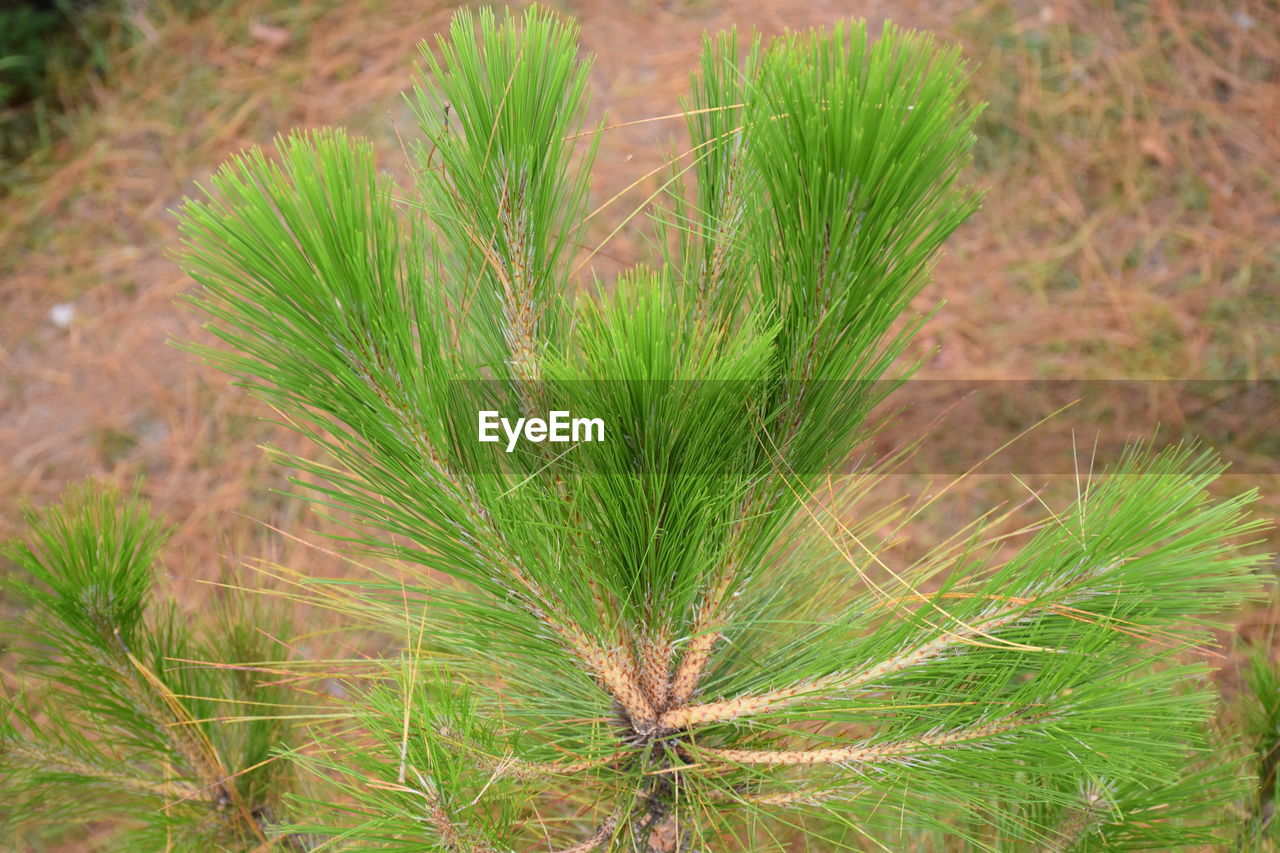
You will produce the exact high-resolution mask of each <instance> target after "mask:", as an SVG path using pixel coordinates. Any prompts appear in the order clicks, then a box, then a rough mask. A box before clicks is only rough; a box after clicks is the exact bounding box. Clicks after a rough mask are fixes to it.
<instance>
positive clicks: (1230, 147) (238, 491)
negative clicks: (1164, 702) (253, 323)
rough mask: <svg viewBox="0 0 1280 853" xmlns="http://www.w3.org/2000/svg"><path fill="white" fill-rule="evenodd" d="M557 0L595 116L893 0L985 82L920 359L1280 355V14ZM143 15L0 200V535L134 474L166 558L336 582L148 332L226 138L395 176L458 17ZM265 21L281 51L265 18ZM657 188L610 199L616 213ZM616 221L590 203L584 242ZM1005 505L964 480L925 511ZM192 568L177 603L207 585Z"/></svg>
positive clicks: (602, 176) (219, 414) (1161, 5)
mask: <svg viewBox="0 0 1280 853" xmlns="http://www.w3.org/2000/svg"><path fill="white" fill-rule="evenodd" d="M558 5H559V6H560V8H562V9H563V10H564V11H566V12H568V13H570V14H573V15H574V16H576V17H577V18H578V19H579V20H580V21H581V23H582V25H583V42H584V47H585V48H586V49H587V50H588V51H591V52H593V53H595V54H596V56H597V61H596V66H595V69H594V71H593V72H592V83H593V85H594V89H595V105H596V106H595V109H596V110H598V111H604V112H607V113H608V115H609V117H610V119H611V120H613V121H626V120H630V119H636V118H642V117H645V116H652V115H658V114H663V113H669V112H671V111H672V110H673V108H674V105H675V103H676V99H677V97H678V96H679V95H680V94H682V93H683V92H684V91H685V90H686V88H687V79H688V72H689V70H690V69H691V67H692V65H693V63H694V60H695V57H696V52H697V48H698V36H699V33H700V32H701V31H702V30H704V29H711V30H716V29H719V28H721V27H723V26H726V25H729V24H734V23H736V24H738V25H739V26H740V27H744V28H750V27H753V26H754V27H758V28H760V29H761V30H763V31H764V32H766V33H773V32H778V31H781V30H782V29H784V28H787V27H789V28H803V27H808V26H811V25H814V24H823V23H828V22H830V21H832V20H834V19H836V18H839V17H845V16H866V17H868V18H869V19H871V20H872V21H873V23H874V22H877V21H879V20H881V19H883V18H885V17H891V18H893V19H894V20H895V21H897V22H899V23H902V24H906V25H909V26H916V27H922V28H928V29H933V30H935V31H937V32H938V33H939V35H940V37H942V38H943V39H946V40H957V41H959V42H960V43H962V44H963V46H964V48H965V51H966V53H967V54H968V55H969V56H970V57H971V58H972V59H973V60H974V62H975V63H977V71H976V75H975V85H974V92H975V96H976V97H978V98H981V99H983V100H985V101H987V102H989V103H990V107H989V108H988V110H987V112H986V114H985V117H984V119H983V120H982V124H981V127H980V142H979V151H978V154H979V156H978V162H977V166H976V177H977V179H978V180H979V182H981V183H982V184H984V185H986V186H987V187H989V190H990V191H989V195H988V199H987V203H986V206H985V207H984V209H983V210H982V211H981V213H980V214H978V215H977V216H976V217H975V218H974V219H973V221H972V222H970V223H969V224H968V225H967V226H965V227H964V228H963V229H962V230H961V231H960V232H959V233H958V234H957V235H956V237H955V239H953V241H952V242H951V244H950V251H949V253H948V254H947V256H946V257H945V258H944V259H943V261H942V263H941V264H940V266H939V268H938V274H937V281H936V283H935V285H934V287H933V288H932V289H930V290H929V291H928V293H927V297H926V298H925V299H922V301H921V302H920V303H919V306H918V307H920V308H921V309H924V310H927V309H929V308H931V307H933V305H934V303H935V302H936V301H937V300H938V299H939V298H941V299H945V301H946V303H947V304H946V306H945V308H944V309H943V310H942V311H941V312H940V313H939V314H938V316H937V317H935V318H934V319H933V320H932V321H930V323H929V324H928V326H927V328H926V330H925V334H924V335H923V336H922V337H921V339H920V341H919V344H918V346H919V348H920V349H919V352H921V353H926V352H927V353H929V356H928V362H927V364H926V366H925V371H924V375H925V376H928V377H931V378H1015V377H1021V378H1036V377H1088V378H1153V377H1154V378H1170V377H1173V378H1177V377H1215V378H1233V379H1259V378H1275V377H1277V375H1280V370H1278V368H1280V291H1278V289H1277V281H1278V280H1280V188H1278V187H1277V176H1278V175H1280V9H1278V8H1277V7H1276V6H1275V4H1274V3H1265V2H1261V1H1260V0H1242V2H1240V3H1235V4H1230V5H1221V6H1220V4H1199V3H1191V2H1187V3H1183V4H1179V3H1175V2H1172V0H1151V2H1147V3H1143V2H1138V0H1133V1H1132V2H1117V3H1115V4H1103V3H1100V2H1074V1H1073V0H1044V2H997V1H996V0H984V2H979V3H977V4H969V3H961V2H935V3H930V2H925V0H901V2H887V0H885V2H876V0H868V2H821V0H810V2H799V0H765V2H745V0H732V2H724V3H713V2H710V0H706V2H693V1H692V0H690V2H680V0H669V2H664V3H659V2H641V0H631V2H621V3H619V2H606V0H576V2H568V1H567V0H566V2H562V3H560V4H558ZM150 15H151V17H150V18H149V19H148V25H147V27H146V28H145V29H146V31H147V32H148V33H149V37H148V38H147V39H146V40H144V41H143V43H141V44H140V45H138V46H136V47H135V48H133V49H132V50H131V52H130V53H129V54H128V55H127V56H126V57H123V58H122V64H121V65H120V71H119V73H118V74H116V75H115V77H114V79H113V80H112V82H111V85H110V87H109V88H101V89H100V90H98V91H96V92H94V94H93V105H92V107H91V108H88V109H85V110H84V111H82V113H81V115H79V116H78V117H77V118H76V120H75V122H74V132H73V134H72V136H71V137H70V138H69V139H67V140H65V141H64V142H62V143H60V145H59V146H58V148H57V149H55V150H54V151H52V152H50V157H49V163H48V164H47V165H44V166H41V167H39V168H38V169H33V170H32V173H31V175H30V176H28V177H26V178H25V179H24V180H23V181H22V183H21V185H19V186H18V187H17V188H16V189H15V191H14V192H13V193H12V194H11V195H10V196H9V197H7V198H5V199H3V200H0V371H2V372H3V377H0V494H3V495H4V497H3V498H2V499H0V537H6V536H9V535H12V534H13V533H15V532H16V531H17V529H18V526H19V523H20V517H19V513H18V511H17V506H18V501H19V499H30V500H33V501H36V502H44V501H47V500H50V499H52V498H54V497H55V496H56V495H57V494H58V493H59V492H60V491H61V490H62V488H63V487H64V486H65V484H66V483H68V482H69V481H71V480H75V479H80V478H83V477H86V476H92V477H96V478H101V479H106V480H113V481H117V482H120V483H125V484H128V483H131V482H132V481H133V480H134V479H135V478H136V477H138V476H140V475H143V476H145V478H146V479H145V485H144V487H143V490H144V493H145V494H146V495H147V496H148V497H149V498H150V499H151V500H152V501H153V503H154V505H155V506H156V508H157V509H158V510H159V511H160V512H161V513H163V514H164V515H165V516H166V517H167V518H168V519H169V520H170V521H172V522H173V523H174V524H176V525H177V533H176V536H175V540H174V543H173V546H172V547H171V548H170V550H169V558H168V566H169V568H170V571H171V573H173V574H175V575H190V576H194V577H201V578H208V577H211V576H213V575H214V574H215V573H216V572H217V570H218V568H219V566H220V565H221V564H222V563H223V561H224V557H223V556H222V555H234V556H235V557H240V556H245V555H252V556H265V557H270V558H273V559H278V560H280V561H281V562H284V563H286V564H292V565H294V566H296V567H298V568H300V569H305V570H306V571H307V572H310V573H325V572H340V571H343V567H342V566H341V565H339V564H338V562H337V561H336V560H334V559H333V558H331V557H328V556H326V555H325V554H323V553H320V552H318V551H316V550H311V549H306V550H303V549H302V548H300V547H299V546H297V545H296V544H294V543H293V542H291V541H290V540H288V539H286V538H283V537H280V536H277V535H275V534H273V533H271V532H270V531H269V530H265V529H264V528H263V526H262V524H261V523H260V522H267V523H269V524H271V525H274V526H276V527H279V528H282V529H288V530H298V529H300V528H302V527H305V526H311V525H316V524H317V522H316V521H315V519H314V518H312V517H310V516H307V515H304V514H303V513H302V511H301V510H300V509H299V505H298V504H297V502H294V501H290V500H285V499H280V498H277V497H275V496H273V495H272V494H271V492H270V490H271V489H273V488H282V487H284V484H285V473H284V472H281V471H279V470H277V469H275V468H273V467H272V466H270V465H268V464H267V463H266V462H265V460H264V459H263V456H262V453H261V450H260V447H259V446H260V445H261V444H263V443H277V444H280V445H283V446H285V447H295V446H296V445H297V442H296V441H295V440H294V439H293V438H291V437H290V436H288V435H287V434H286V433H284V432H283V431H282V430H279V429H277V428H275V427H273V426H271V425H269V424H266V423H263V422H261V421H259V420H258V419H259V418H260V417H261V416H263V415H264V414H266V412H265V410H264V408H263V407H262V406H260V405H259V404H257V403H255V402H253V401H250V400H247V399H246V398H245V397H244V396H243V395H242V394H240V393H238V392H237V391H235V390H234V389H231V388H229V386H228V383H227V382H226V381H225V380H224V379H223V378H221V377H220V376H218V375H216V374H214V373H213V372H211V371H209V370H206V369H204V368H202V367H199V366H197V365H195V364H194V363H193V362H192V360H191V359H190V358H189V357H187V356H186V355H184V354H182V353H181V352H178V351H176V350H175V349H173V348H172V347H171V346H169V345H168V344H167V343H166V341H167V340H169V339H171V338H178V339H199V338H200V337H201V334H202V333H201V332H200V330H199V329H198V327H197V323H196V318H195V317H193V316H192V314H191V313H189V312H188V311H186V310H184V309H182V308H181V307H179V306H176V305H175V304H174V298H175V297H176V296H177V295H178V294H179V293H181V292H182V291H183V290H184V289H185V288H186V287H187V286H188V285H189V282H188V281H187V280H186V279H185V278H184V277H183V276H182V275H181V274H180V273H179V271H178V270H177V268H176V266H175V264H174V263H173V262H172V261H171V260H170V259H169V258H168V257H167V256H166V252H167V251H168V250H170V249H171V248H172V247H173V246H174V244H175V240H176V233H175V228H174V223H173V219H172V217H171V216H170V215H169V213H168V212H167V211H168V210H169V209H170V208H172V207H173V206H174V205H175V204H176V203H177V202H178V201H179V200H180V199H181V198H182V197H183V195H184V194H187V193H189V192H191V191H192V189H193V185H194V182H196V181H199V180H201V179H202V178H205V177H207V176H208V175H209V174H210V173H211V171H212V170H213V168H214V167H215V166H216V165H217V164H218V163H219V162H220V161H221V160H223V159H224V158H225V157H226V156H227V155H228V154H230V153H232V152H234V151H236V150H238V149H241V148H243V147H245V146H248V145H252V144H259V143H261V144H267V143H269V142H270V139H271V137H272V135H273V134H275V133H276V132H279V131H282V130H285V129H288V128H293V127H313V126H318V125H324V124H342V125H346V126H348V127H350V128H352V129H353V130H355V131H356V132H359V133H363V134H366V135H369V136H371V137H372V138H373V139H374V140H375V141H376V142H377V144H378V147H379V151H380V152H381V153H382V155H383V157H384V162H385V163H386V164H387V166H388V168H391V169H393V170H394V169H396V168H398V163H399V156H400V155H399V143H398V141H397V139H396V130H395V127H396V126H398V127H399V128H400V130H401V131H403V132H405V133H408V132H409V131H410V127H411V122H410V121H409V117H408V113H407V111H406V110H404V109H403V108H402V106H401V105H400V102H399V101H398V99H397V97H396V94H397V93H398V92H399V91H401V90H403V89H404V88H405V87H406V86H407V84H408V81H409V77H410V72H411V67H412V62H413V60H414V57H415V50H416V45H417V43H418V41H419V40H421V39H423V38H426V37H428V36H430V35H431V34H432V33H433V32H435V31H437V30H438V29H439V28H440V27H441V26H442V25H443V24H444V22H445V21H446V20H447V18H448V15H449V9H448V8H446V7H444V6H442V5H441V4H440V3H438V2H434V0H402V2H390V0H356V2H348V3H342V2H337V0H332V2H330V0H325V2H315V3H310V4H304V5H299V6H296V7H295V6H290V5H287V4H282V3H280V2H278V0H243V2H239V3H236V4H232V5H230V6H229V7H228V8H227V9H225V10H223V11H220V12H218V13H216V14H211V15H207V16H203V17H199V18H196V19H192V20H189V19H186V18H184V17H181V16H176V15H168V14H165V13H163V12H159V11H153V12H151V13H150ZM262 24H266V25H269V26H270V27H275V28H280V30H281V31H283V32H286V33H287V34H288V40H287V42H285V43H283V44H282V43H279V39H278V38H275V37H274V36H275V35H278V34H279V33H274V34H273V33H272V31H270V30H262V29H261V28H260V27H258V28H256V29H255V27H256V26H257V25H262ZM680 144H681V143H680V132H679V127H678V123H676V122H664V123H650V124H638V125H632V126H629V127H625V128H621V129H618V130H615V131H611V132H610V133H609V134H607V136H606V138H605V140H604V143H603V146H602V149H601V157H600V164H599V168H598V171H597V174H596V177H595V180H594V184H593V193H594V195H595V196H596V197H597V198H598V199H601V200H603V199H605V198H608V197H610V196H612V195H613V194H614V193H615V192H618V191H619V190H621V189H622V188H624V187H627V186H628V185H630V184H632V182H633V181H636V179H637V178H639V177H640V176H642V175H644V174H645V173H646V172H648V171H650V170H652V169H655V168H656V167H657V166H658V165H659V164H660V163H661V160H662V151H663V149H664V148H665V149H666V150H671V149H673V148H676V147H678V146H679V145H680ZM658 181H659V178H658V177H656V176H655V177H651V178H649V179H646V180H641V181H640V182H639V183H638V184H637V185H636V186H634V187H633V188H632V189H631V190H629V191H627V192H626V193H624V194H623V197H622V198H621V200H620V201H619V202H618V204H617V205H616V208H615V211H616V213H617V215H618V216H621V215H622V214H623V213H624V212H625V211H627V210H629V209H630V208H631V207H633V206H635V205H637V204H639V203H640V202H641V201H643V199H644V198H646V197H647V196H648V195H649V194H650V193H652V192H653V191H654V190H655V189H656V188H657V185H658ZM615 221H616V219H615ZM637 221H638V220H637ZM611 227H612V223H610V224H609V225H607V226H606V225H603V224H597V225H596V226H595V228H596V230H595V231H594V232H593V236H594V237H595V238H596V239H601V238H603V237H604V236H605V235H606V234H607V233H608V232H609V230H611ZM647 252H648V250H647V249H646V247H645V244H644V238H643V232H642V231H641V229H640V228H638V227H636V226H634V225H633V226H629V227H627V228H625V229H623V230H622V232H621V233H620V234H619V235H617V237H615V238H614V239H613V240H612V241H611V243H610V244H609V245H608V246H607V247H606V249H605V252H604V253H603V254H602V255H599V256H597V258H596V259H595V264H594V269H595V271H596V272H597V273H598V274H599V275H601V276H603V277H606V278H607V277H609V276H611V275H612V274H614V273H616V272H617V271H618V270H619V269H621V268H622V267H623V266H624V265H625V264H628V263H630V262H632V261H634V260H636V259H637V258H640V257H644V256H646V254H647ZM59 302H74V304H75V306H76V315H75V320H74V322H73V324H72V325H71V327H70V329H68V330H63V329H60V328H57V327H55V326H54V325H53V324H51V323H50V321H49V310H50V308H51V307H52V306H53V305H54V304H55V303H59ZM1156 404H1157V405H1159V404H1160V401H1159V400H1157V401H1156ZM1241 426H1242V428H1244V427H1246V426H1252V427H1253V428H1254V429H1255V430H1256V428H1257V426H1258V425H1257V424H1253V425H1245V424H1242V425H1241ZM1272 446H1273V447H1274V444H1273V445H1272ZM1225 449H1226V450H1227V451H1228V453H1230V451H1231V448H1230V447H1227V448H1225ZM1237 461H1238V462H1241V463H1242V464H1243V465H1244V467H1245V468H1246V469H1247V470H1250V471H1253V472H1254V473H1253V474H1245V475H1239V476H1235V477H1232V478H1230V482H1229V483H1228V485H1227V488H1229V489H1232V490H1236V489H1239V488H1243V487H1246V486H1252V485H1257V486H1259V487H1260V488H1262V489H1263V491H1264V499H1263V504H1262V511H1263V512H1267V513H1270V514H1271V515H1272V516H1274V515H1275V511H1276V509H1277V507H1278V506H1280V499H1278V498H1277V488H1276V487H1277V486H1280V477H1277V476H1276V475H1275V472H1276V468H1275V459H1274V454H1273V455H1272V456H1271V457H1269V458H1268V457H1266V456H1265V453H1264V454H1263V456H1261V457H1259V456H1258V455H1257V453H1253V455H1247V456H1246V457H1244V458H1243V459H1237ZM1267 472H1270V473H1269V474H1268V473H1267ZM1014 494H1015V492H1013V491H1011V489H1010V488H1009V487H1008V486H1007V485H999V484H996V483H995V482H993V481H990V480H984V479H978V480H975V481H974V484H973V485H972V486H970V487H969V488H968V489H967V490H964V491H962V492H960V493H959V495H958V500H957V501H955V502H954V503H955V505H954V506H953V507H952V509H951V510H950V511H948V512H945V513H942V514H941V515H940V516H939V518H938V524H939V529H944V528H947V527H949V526H951V525H952V524H954V523H955V522H957V521H961V520H968V518H971V517H972V516H973V514H974V512H975V508H976V507H978V506H980V505H985V503H986V502H987V501H988V500H997V499H1007V498H1009V497H1011V496H1013V495H1014ZM921 535H922V536H923V537H924V538H926V539H927V538H928V537H929V535H930V534H929V532H928V531H924V532H922V534H921ZM179 586H180V593H181V594H182V595H184V596H185V597H186V599H187V600H188V601H189V602H190V603H191V604H192V605H193V606H194V605H195V604H196V603H197V602H198V601H199V600H200V599H201V598H202V597H203V596H204V595H206V594H207V593H206V592H205V591H204V590H203V588H201V587H196V586H193V585H189V584H181V583H180V584H179ZM1253 621H1254V622H1256V619H1255V620H1253Z"/></svg>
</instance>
